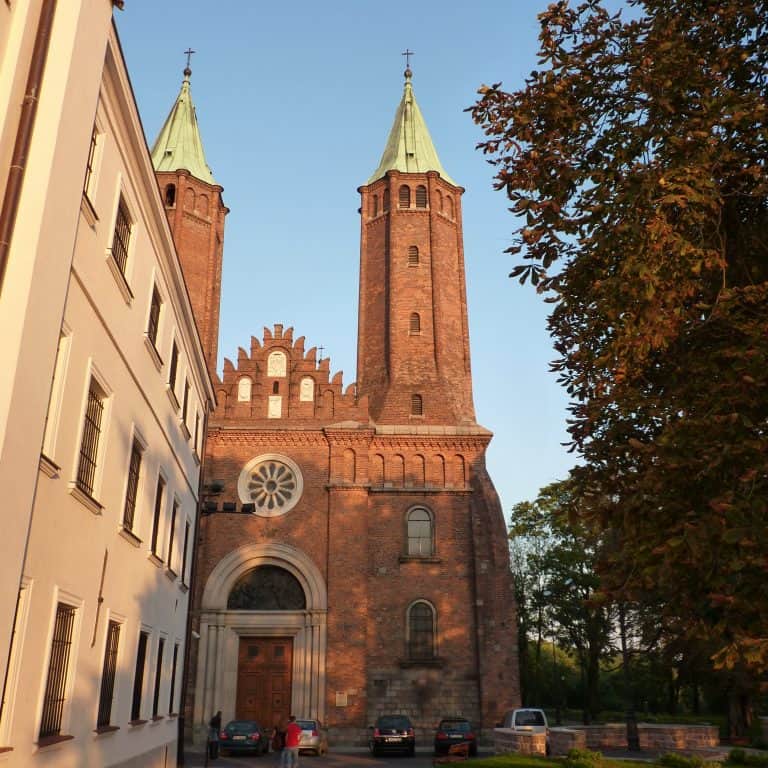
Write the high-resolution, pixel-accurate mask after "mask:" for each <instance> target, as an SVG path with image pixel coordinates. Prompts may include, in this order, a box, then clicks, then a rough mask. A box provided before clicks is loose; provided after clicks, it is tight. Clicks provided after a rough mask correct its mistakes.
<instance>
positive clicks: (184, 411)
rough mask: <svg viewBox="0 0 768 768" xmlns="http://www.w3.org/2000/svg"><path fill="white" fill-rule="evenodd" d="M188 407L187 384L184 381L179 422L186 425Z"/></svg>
mask: <svg viewBox="0 0 768 768" xmlns="http://www.w3.org/2000/svg"><path fill="white" fill-rule="evenodd" d="M188 407H189V382H188V381H186V380H185V381H184V403H183V405H182V406H181V420H182V421H183V422H184V425H185V426H186V424H187V408H188Z"/></svg>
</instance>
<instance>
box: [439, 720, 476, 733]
mask: <svg viewBox="0 0 768 768" xmlns="http://www.w3.org/2000/svg"><path fill="white" fill-rule="evenodd" d="M437 728H438V730H439V731H458V732H459V733H469V732H470V731H471V730H472V726H471V725H470V724H469V722H468V721H467V720H442V721H441V722H440V725H439V726H438V727H437Z"/></svg>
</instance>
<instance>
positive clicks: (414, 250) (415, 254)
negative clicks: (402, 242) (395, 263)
mask: <svg viewBox="0 0 768 768" xmlns="http://www.w3.org/2000/svg"><path fill="white" fill-rule="evenodd" d="M418 263H419V249H418V247H417V246H415V245H409V246H408V266H409V267H415V266H416V265H417V264H418Z"/></svg>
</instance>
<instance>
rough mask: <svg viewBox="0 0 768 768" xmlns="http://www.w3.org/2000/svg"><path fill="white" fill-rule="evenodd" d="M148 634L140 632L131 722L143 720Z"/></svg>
mask: <svg viewBox="0 0 768 768" xmlns="http://www.w3.org/2000/svg"><path fill="white" fill-rule="evenodd" d="M148 640H149V633H148V632H139V647H138V648H137V649H136V670H135V672H134V674H133V696H132V698H131V722H132V723H136V722H138V721H139V720H140V719H141V697H142V694H143V692H144V666H145V662H146V660H147V641H148Z"/></svg>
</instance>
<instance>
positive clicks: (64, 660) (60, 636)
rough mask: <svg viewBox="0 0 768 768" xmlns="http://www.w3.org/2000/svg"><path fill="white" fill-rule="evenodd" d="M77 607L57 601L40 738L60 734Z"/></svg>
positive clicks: (54, 737)
mask: <svg viewBox="0 0 768 768" xmlns="http://www.w3.org/2000/svg"><path fill="white" fill-rule="evenodd" d="M76 615H77V608H75V607H74V606H73V605H68V604H67V603H63V602H60V603H58V604H57V605H56V616H55V618H54V622H53V637H52V638H51V657H50V661H49V663H48V676H47V678H46V681H45V693H44V695H43V711H42V716H41V718H40V732H39V734H38V738H39V740H40V741H46V740H50V739H56V738H57V737H60V736H61V735H62V734H61V727H62V721H63V718H64V705H65V704H66V700H67V694H68V689H69V685H68V682H69V681H68V677H69V660H70V656H71V655H72V643H73V639H74V631H75V618H76Z"/></svg>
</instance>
